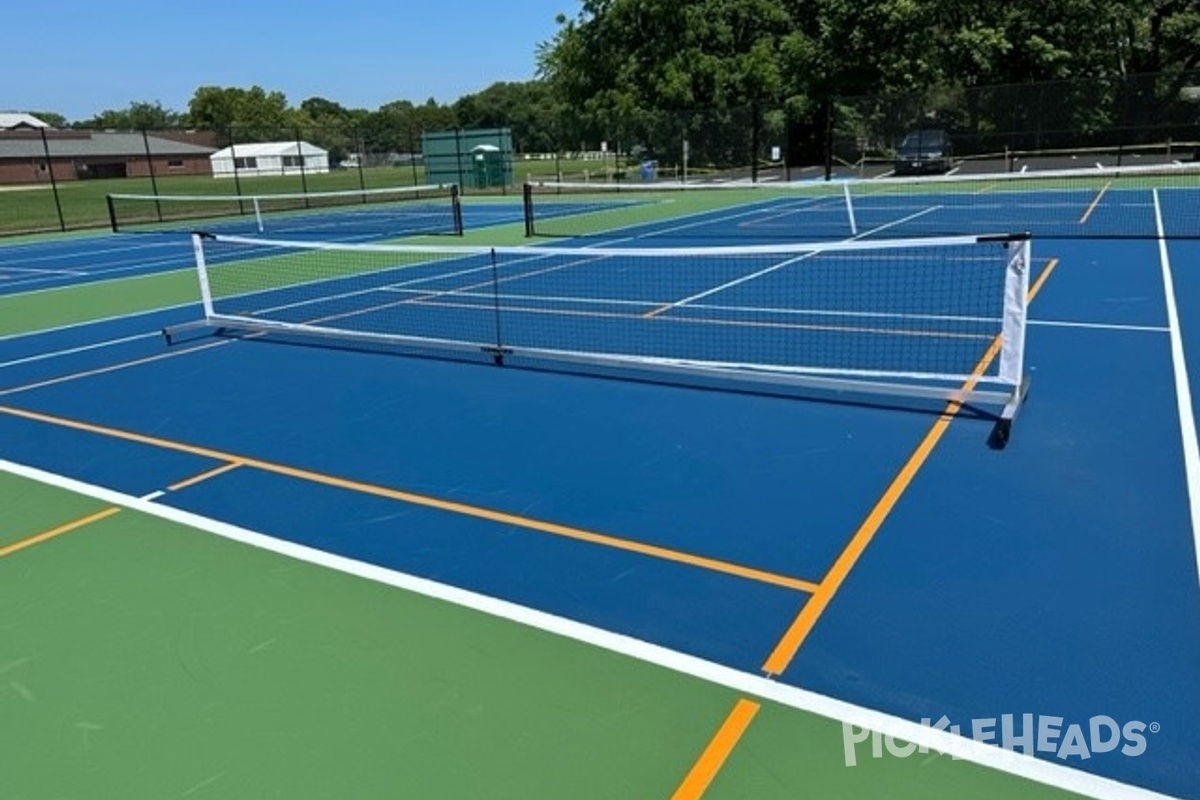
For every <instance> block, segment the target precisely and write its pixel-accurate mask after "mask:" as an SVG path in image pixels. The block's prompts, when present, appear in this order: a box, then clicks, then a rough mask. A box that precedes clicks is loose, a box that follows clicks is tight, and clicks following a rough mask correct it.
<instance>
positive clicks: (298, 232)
mask: <svg viewBox="0 0 1200 800" xmlns="http://www.w3.org/2000/svg"><path fill="white" fill-rule="evenodd" d="M108 214H109V220H110V222H111V224H112V229H113V231H114V232H141V231H179V230H188V231H191V230H196V229H199V228H204V229H205V230H210V231H213V230H215V231H220V232H222V233H228V234H248V233H269V234H271V235H274V236H304V237H313V238H317V239H339V238H349V237H354V238H368V237H373V238H388V237H394V236H404V235H410V234H461V233H462V210H461V207H460V204H459V192H458V187H457V186H455V185H453V184H437V185H429V186H399V187H392V188H385V189H355V190H351V191H338V192H304V193H296V194H259V195H160V194H153V195H140V194H110V195H108Z"/></svg>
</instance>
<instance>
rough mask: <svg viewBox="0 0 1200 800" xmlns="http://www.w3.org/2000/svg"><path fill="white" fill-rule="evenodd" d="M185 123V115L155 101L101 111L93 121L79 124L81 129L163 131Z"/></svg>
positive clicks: (89, 120) (134, 103)
mask: <svg viewBox="0 0 1200 800" xmlns="http://www.w3.org/2000/svg"><path fill="white" fill-rule="evenodd" d="M182 122H183V115H182V114H180V113H179V112H177V111H171V110H170V109H167V108H164V107H163V105H162V103H160V102H158V101H155V102H153V103H148V102H133V103H130V104H129V105H128V106H127V107H126V108H123V109H110V110H107V111H101V112H100V113H99V114H97V115H96V116H94V117H92V118H91V119H88V120H84V121H82V122H80V123H79V124H78V127H81V128H104V129H109V128H111V129H114V130H162V129H166V128H175V127H179V125H180V124H181V123H182Z"/></svg>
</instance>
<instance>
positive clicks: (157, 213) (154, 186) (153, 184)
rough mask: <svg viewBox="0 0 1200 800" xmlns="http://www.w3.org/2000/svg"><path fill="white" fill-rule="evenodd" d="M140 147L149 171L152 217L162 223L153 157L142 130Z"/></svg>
mask: <svg viewBox="0 0 1200 800" xmlns="http://www.w3.org/2000/svg"><path fill="white" fill-rule="evenodd" d="M142 146H143V147H144V148H145V150H146V166H147V167H148V168H149V170H150V193H151V194H153V195H154V198H155V199H154V215H155V217H157V219H158V221H159V222H162V221H163V216H162V203H160V202H159V201H158V178H156V177H155V176H154V156H153V154H152V153H151V152H150V136H149V135H148V134H147V133H146V129H145V128H142Z"/></svg>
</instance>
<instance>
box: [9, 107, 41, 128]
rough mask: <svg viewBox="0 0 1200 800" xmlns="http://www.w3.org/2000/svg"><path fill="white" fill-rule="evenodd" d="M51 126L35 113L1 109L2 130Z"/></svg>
mask: <svg viewBox="0 0 1200 800" xmlns="http://www.w3.org/2000/svg"><path fill="white" fill-rule="evenodd" d="M49 127H50V125H49V124H47V123H45V122H42V121H41V120H40V119H38V118H37V117H35V116H34V115H33V114H25V113H22V112H20V111H0V130H10V129H12V128H49Z"/></svg>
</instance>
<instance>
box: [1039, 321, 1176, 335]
mask: <svg viewBox="0 0 1200 800" xmlns="http://www.w3.org/2000/svg"><path fill="white" fill-rule="evenodd" d="M1029 324H1030V325H1040V326H1042V327H1044V328H1084V329H1087V330H1096V331H1135V332H1137V333H1170V332H1171V329H1170V328H1168V327H1166V326H1163V325H1128V324H1125V323H1123V322H1072V321H1070V320H1061V319H1031V320H1029Z"/></svg>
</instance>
